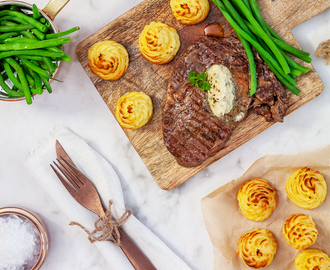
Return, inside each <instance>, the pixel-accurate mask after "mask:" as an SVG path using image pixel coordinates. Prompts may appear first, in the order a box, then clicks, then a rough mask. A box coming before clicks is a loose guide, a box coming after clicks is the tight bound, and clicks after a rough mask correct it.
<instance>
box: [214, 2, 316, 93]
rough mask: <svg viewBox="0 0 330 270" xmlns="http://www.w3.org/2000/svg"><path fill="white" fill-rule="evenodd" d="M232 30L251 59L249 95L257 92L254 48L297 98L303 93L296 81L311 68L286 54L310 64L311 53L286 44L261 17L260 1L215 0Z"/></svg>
mask: <svg viewBox="0 0 330 270" xmlns="http://www.w3.org/2000/svg"><path fill="white" fill-rule="evenodd" d="M212 1H213V2H214V4H215V5H216V6H217V7H218V8H219V9H220V11H221V12H222V14H223V16H224V17H225V18H226V19H227V20H228V22H229V23H230V25H231V26H232V27H233V29H234V31H235V32H236V34H237V36H238V38H239V39H240V40H241V42H242V44H243V46H244V49H245V51H246V54H247V58H248V60H249V67H250V76H251V79H250V95H251V96H252V95H254V94H255V92H256V91H257V73H256V67H255V60H254V55H253V52H252V48H251V46H250V45H252V46H253V47H254V48H255V49H256V51H257V52H258V53H259V55H260V56H261V58H262V59H263V60H264V61H265V63H266V64H267V65H268V66H269V68H270V69H271V70H272V71H273V72H274V74H275V76H276V77H277V78H278V79H279V81H280V82H282V83H283V85H285V86H286V87H287V88H288V89H289V90H290V91H291V92H293V93H294V94H295V95H298V94H299V93H300V90H299V89H298V88H297V87H296V85H297V82H296V81H295V80H294V79H295V78H296V77H297V76H300V75H301V74H302V73H306V72H308V71H309V68H307V67H304V66H303V65H300V64H299V63H297V62H296V61H294V60H293V59H292V58H291V57H290V56H288V54H287V53H290V54H291V55H293V56H295V57H297V58H299V59H301V60H303V61H304V62H307V63H310V62H311V61H312V59H311V58H310V57H309V55H310V54H309V53H307V52H304V51H302V50H299V49H297V48H295V47H293V46H291V45H289V44H288V43H286V42H285V41H284V40H283V39H282V38H281V37H280V36H279V35H278V34H277V33H276V32H275V31H274V30H273V29H272V28H271V27H270V26H269V25H268V24H267V23H266V22H265V20H264V19H263V18H262V16H261V13H260V10H259V7H258V3H257V0H231V1H230V0H212Z"/></svg>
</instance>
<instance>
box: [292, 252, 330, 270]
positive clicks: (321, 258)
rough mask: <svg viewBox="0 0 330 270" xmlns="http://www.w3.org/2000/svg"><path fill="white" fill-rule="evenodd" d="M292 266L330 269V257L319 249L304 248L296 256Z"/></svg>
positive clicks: (305, 268) (313, 269)
mask: <svg viewBox="0 0 330 270" xmlns="http://www.w3.org/2000/svg"><path fill="white" fill-rule="evenodd" d="M294 266H295V270H315V269H319V270H322V269H330V258H329V256H328V255H327V254H325V253H324V252H323V251H322V250H321V249H318V248H310V249H305V250H303V251H301V252H299V253H298V255H297V256H296V258H295V260H294Z"/></svg>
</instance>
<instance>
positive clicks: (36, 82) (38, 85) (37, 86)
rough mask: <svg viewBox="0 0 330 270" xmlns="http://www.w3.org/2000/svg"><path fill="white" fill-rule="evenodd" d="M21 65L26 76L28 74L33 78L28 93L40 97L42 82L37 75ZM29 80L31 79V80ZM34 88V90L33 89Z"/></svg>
mask: <svg viewBox="0 0 330 270" xmlns="http://www.w3.org/2000/svg"><path fill="white" fill-rule="evenodd" d="M22 65H23V69H24V70H25V72H26V74H29V75H30V76H32V78H33V83H32V84H31V83H30V85H31V88H30V91H31V93H32V94H37V95H41V94H42V93H43V91H42V80H41V78H40V76H39V74H38V73H36V72H34V71H33V70H32V69H30V68H29V67H28V66H26V65H24V64H22ZM32 78H31V79H32ZM34 87H35V88H34Z"/></svg>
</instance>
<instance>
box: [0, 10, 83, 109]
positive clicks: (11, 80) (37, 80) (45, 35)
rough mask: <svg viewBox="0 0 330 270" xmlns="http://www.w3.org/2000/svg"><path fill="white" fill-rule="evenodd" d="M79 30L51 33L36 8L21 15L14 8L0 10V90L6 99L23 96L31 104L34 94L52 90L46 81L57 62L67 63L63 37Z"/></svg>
mask: <svg viewBox="0 0 330 270" xmlns="http://www.w3.org/2000/svg"><path fill="white" fill-rule="evenodd" d="M77 30H79V27H73V28H72V29H69V30H67V31H64V32H60V33H52V29H50V23H49V21H48V20H46V18H44V17H43V16H42V14H40V12H39V9H38V8H37V6H36V5H33V8H32V13H31V12H30V13H25V12H24V11H23V10H22V9H20V8H19V7H17V6H15V5H11V6H10V7H9V8H8V9H5V10H0V87H1V88H2V90H3V91H5V92H6V93H7V95H8V98H18V97H25V100H26V103H27V104H32V98H33V96H34V95H41V94H42V93H43V92H44V89H46V90H47V91H48V92H49V93H51V92H52V88H51V86H50V84H49V80H50V79H52V76H53V74H54V73H55V71H56V69H57V68H58V63H59V61H66V62H70V61H71V58H70V56H69V55H67V54H66V53H65V52H63V51H62V45H63V44H65V43H69V42H70V37H64V36H66V35H69V34H71V33H73V32H75V31H77Z"/></svg>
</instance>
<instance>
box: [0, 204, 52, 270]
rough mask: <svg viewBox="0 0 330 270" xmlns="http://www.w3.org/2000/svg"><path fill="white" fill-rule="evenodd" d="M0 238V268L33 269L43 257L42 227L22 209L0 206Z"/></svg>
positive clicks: (45, 245)
mask: <svg viewBox="0 0 330 270" xmlns="http://www.w3.org/2000/svg"><path fill="white" fill-rule="evenodd" d="M0 239H1V245H0V269H4V270H37V269H40V267H41V266H42V265H43V263H44V261H45V259H46V257H47V253H48V235H47V231H46V228H45V226H44V225H43V223H42V221H41V220H40V219H39V218H38V217H37V216H36V215H35V214H34V213H31V212H30V211H27V210H25V209H22V208H18V207H5V208H0Z"/></svg>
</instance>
